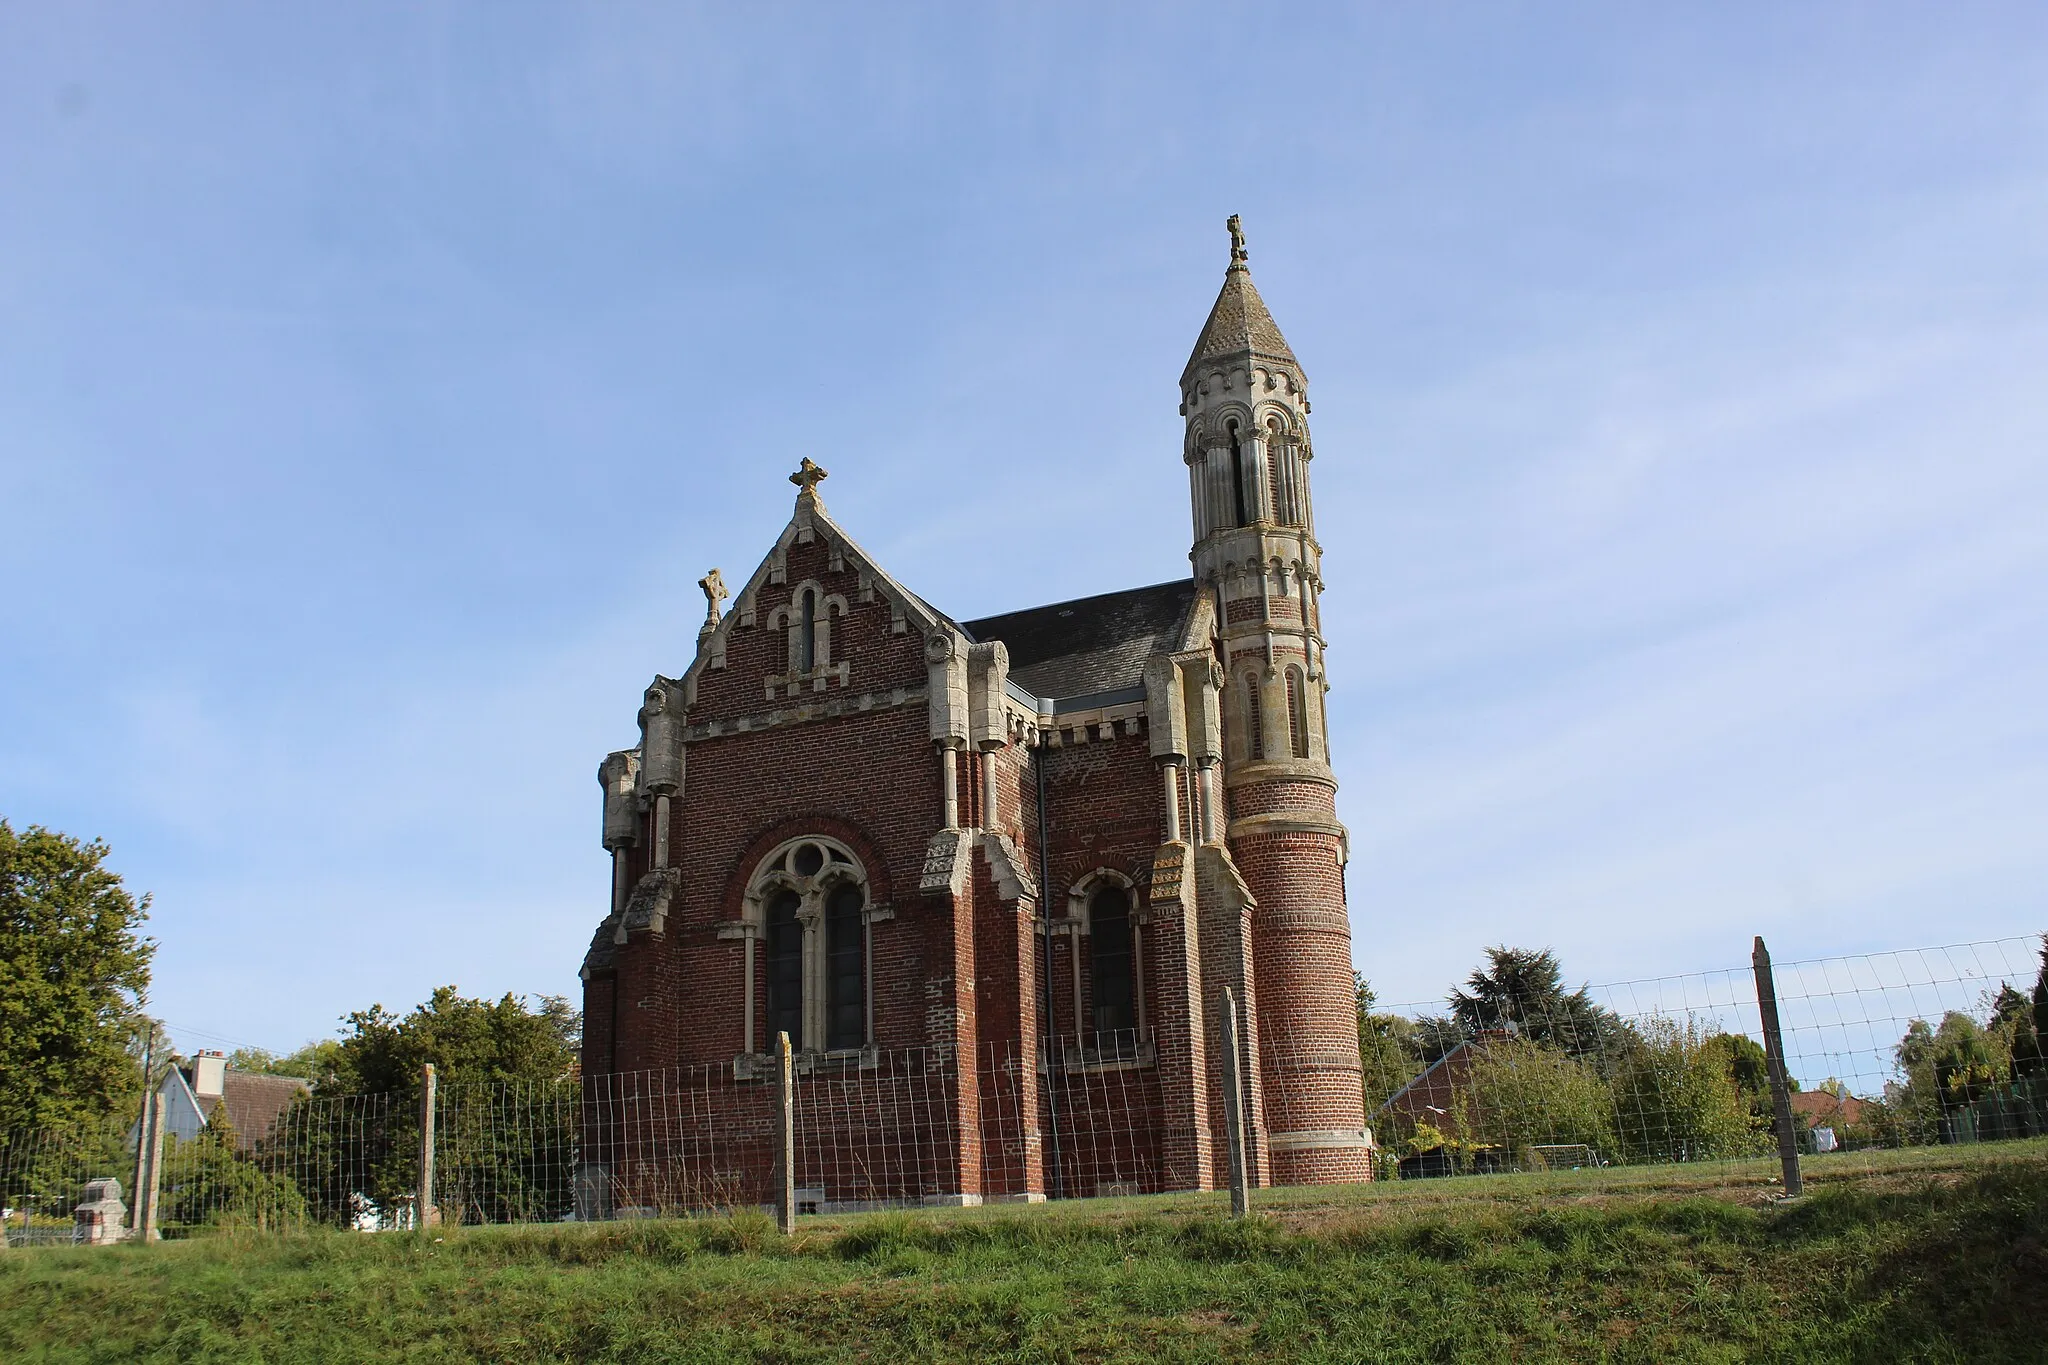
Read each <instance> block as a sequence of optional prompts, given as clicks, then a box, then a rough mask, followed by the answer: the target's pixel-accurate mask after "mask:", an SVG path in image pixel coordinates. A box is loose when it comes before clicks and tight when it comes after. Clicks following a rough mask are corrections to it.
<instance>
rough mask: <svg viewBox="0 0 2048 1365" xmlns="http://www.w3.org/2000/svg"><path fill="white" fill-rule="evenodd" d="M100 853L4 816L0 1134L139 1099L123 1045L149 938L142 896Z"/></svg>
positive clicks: (97, 847) (133, 1030)
mask: <svg viewBox="0 0 2048 1365" xmlns="http://www.w3.org/2000/svg"><path fill="white" fill-rule="evenodd" d="M107 854H108V848H107V846H106V845H105V844H104V843H101V842H99V841H98V840H94V841H92V842H90V843H84V842H81V841H79V840H77V839H74V838H72V837H70V836H69V835H64V834H56V833H52V832H51V831H49V830H46V829H44V828H42V827H41V826H39V825H31V826H29V827H28V828H27V829H25V830H23V831H21V832H20V833H16V832H15V830H14V828H13V827H12V826H10V825H9V824H8V823H7V822H6V821H5V820H4V819H0V1132H5V1131H7V1130H10V1129H24V1128H32V1127H47V1126H50V1125H53V1124H62V1123H72V1122H76V1121H79V1120H84V1119H93V1118H99V1117H103V1116H106V1115H109V1114H112V1113H115V1112H116V1111H118V1110H120V1109H122V1108H124V1107H125V1106H127V1105H130V1104H134V1103H137V1102H138V1101H139V1098H140V1094H141V1077H140V1074H139V1072H138V1070H137V1067H136V1065H135V1060H134V1058H133V1057H131V1055H130V1051H129V1047H130V1043H131V1041H132V1040H133V1039H134V1038H135V1036H136V1034H137V1032H138V1029H139V1028H140V1027H141V1023H140V1020H139V1018H138V1014H139V1011H140V1009H141V1003H142V999H143V997H144V995H145V994H146V993H147V991H148V989H149V964H150V959H151V957H152V956H153V955H154V953H155V952H156V944H155V943H154V942H153V941H151V940H149V939H147V938H143V937H140V936H139V934H138V932H137V931H138V930H139V929H140V928H141V926H142V924H143V922H144V921H145V920H146V919H147V918H148V910H149V897H147V896H144V897H143V898H142V899H141V900H139V901H138V900H137V899H136V898H135V897H133V896H131V895H129V894H128V892H127V890H126V889H125V888H124V887H123V886H122V885H121V878H120V876H119V875H118V874H116V873H115V872H113V871H112V870H111V869H109V868H108V867H107V866H106V860H107Z"/></svg>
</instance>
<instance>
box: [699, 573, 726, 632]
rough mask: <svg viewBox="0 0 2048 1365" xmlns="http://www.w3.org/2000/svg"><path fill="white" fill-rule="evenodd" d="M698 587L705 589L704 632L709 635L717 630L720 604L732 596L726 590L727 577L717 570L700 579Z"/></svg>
mask: <svg viewBox="0 0 2048 1365" xmlns="http://www.w3.org/2000/svg"><path fill="white" fill-rule="evenodd" d="M697 586H698V587H700V588H702V589H704V631H705V632H706V633H708V632H710V631H712V630H714V629H716V628H717V625H718V616H719V611H718V604H719V603H720V602H723V601H724V600H725V599H726V598H728V597H730V596H732V594H731V593H729V592H727V591H726V590H725V576H724V575H723V574H721V573H719V572H718V570H716V569H713V570H712V571H711V572H710V573H708V574H705V575H704V576H703V577H702V578H700V579H698V580H697Z"/></svg>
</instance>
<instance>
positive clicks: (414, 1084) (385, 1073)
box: [330, 986, 581, 1095]
mask: <svg viewBox="0 0 2048 1365" xmlns="http://www.w3.org/2000/svg"><path fill="white" fill-rule="evenodd" d="M344 1022H345V1023H346V1024H347V1025H348V1030H349V1031H348V1032H345V1033H344V1034H343V1035H342V1038H341V1041H340V1044H339V1046H338V1049H337V1052H336V1054H335V1055H334V1056H333V1059H332V1075H331V1080H330V1084H331V1086H332V1088H334V1089H338V1090H345V1091H351V1092H356V1093H368V1094H414V1095H416V1094H418V1093H419V1087H420V1070H421V1068H422V1067H423V1066H424V1065H425V1064H426V1063H428V1062H432V1063H433V1064H434V1068H435V1070H436V1071H437V1072H438V1073H439V1079H440V1081H441V1083H443V1084H450V1083H458V1082H463V1081H552V1080H559V1079H561V1078H562V1077H563V1076H566V1075H568V1074H569V1072H570V1070H571V1069H572V1068H573V1067H574V1066H575V1065H576V1044H577V1038H578V1030H579V1027H580V1024H581V1021H580V1019H579V1017H578V1015H577V1013H576V1011H575V1009H574V1008H573V1007H572V1006H571V1005H570V1004H569V1002H568V1001H567V1000H565V999H563V998H562V997H561V996H559V995H544V996H542V997H541V1000H540V1008H539V1009H537V1010H529V1009H528V1008H527V1007H526V1001H525V1000H524V999H523V998H522V997H519V996H515V995H512V994H510V993H507V994H506V995H505V996H503V997H502V998H500V999H498V1000H495V1001H492V1000H470V999H465V998H464V997H463V996H461V995H459V994H457V993H456V988H455V987H453V986H438V987H436V988H435V990H434V993H433V995H432V996H431V997H430V998H429V999H428V1000H427V1002H426V1003H425V1004H423V1005H419V1006H416V1007H414V1009H413V1010H412V1012H411V1013H410V1014H407V1015H405V1016H403V1017H400V1016H398V1015H395V1014H393V1013H391V1012H390V1011H389V1010H387V1009H385V1008H384V1007H383V1006H382V1005H372V1006H370V1008H368V1009H366V1010H359V1011H357V1012H356V1013H354V1014H351V1015H349V1016H348V1018H347V1019H346V1020H345V1021H344Z"/></svg>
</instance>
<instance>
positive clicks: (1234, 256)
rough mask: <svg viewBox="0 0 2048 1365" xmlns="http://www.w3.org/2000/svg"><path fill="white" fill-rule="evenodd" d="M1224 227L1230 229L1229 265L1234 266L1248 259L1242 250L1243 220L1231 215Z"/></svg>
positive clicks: (1247, 255)
mask: <svg viewBox="0 0 2048 1365" xmlns="http://www.w3.org/2000/svg"><path fill="white" fill-rule="evenodd" d="M1226 226H1227V227H1229V229H1230V261H1231V264H1233V265H1235V264H1237V263H1238V262H1240V261H1244V260H1248V259H1250V256H1249V253H1248V252H1246V251H1245V249H1244V220H1243V219H1241V218H1239V217H1238V216H1237V215H1236V214H1234V213H1233V214H1231V215H1230V222H1229V223H1228V224H1226Z"/></svg>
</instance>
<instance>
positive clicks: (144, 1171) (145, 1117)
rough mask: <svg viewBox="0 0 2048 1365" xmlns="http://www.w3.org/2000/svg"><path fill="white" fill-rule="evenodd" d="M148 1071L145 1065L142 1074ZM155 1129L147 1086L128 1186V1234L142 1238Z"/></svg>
mask: <svg viewBox="0 0 2048 1365" xmlns="http://www.w3.org/2000/svg"><path fill="white" fill-rule="evenodd" d="M148 1074H149V1072H148V1069H147V1068H146V1067H145V1068H144V1070H143V1075H144V1077H145V1078H147V1076H148ZM155 1131H156V1096H155V1095H154V1094H153V1093H152V1092H151V1091H149V1090H148V1089H147V1088H145V1089H144V1090H143V1094H142V1113H141V1114H139V1115H137V1116H136V1119H135V1182H134V1183H133V1184H132V1185H130V1186H129V1187H128V1198H129V1199H130V1201H131V1203H130V1205H129V1208H128V1235H129V1236H130V1237H132V1238H134V1239H135V1240H137V1241H140V1240H141V1239H142V1203H143V1193H142V1192H143V1191H144V1190H146V1189H148V1188H149V1183H148V1182H149V1135H150V1134H151V1133H153V1132H155Z"/></svg>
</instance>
